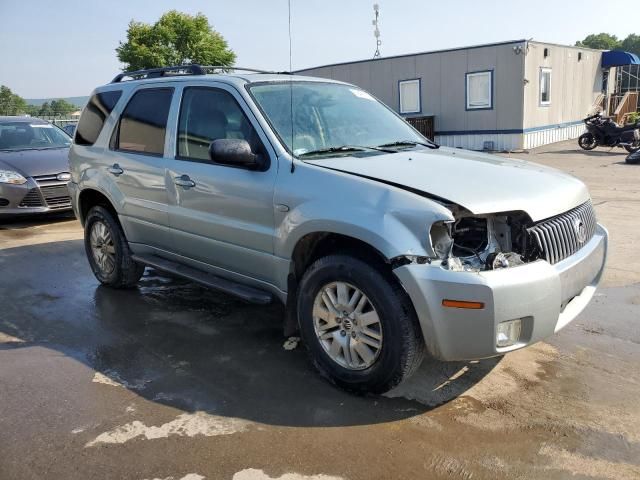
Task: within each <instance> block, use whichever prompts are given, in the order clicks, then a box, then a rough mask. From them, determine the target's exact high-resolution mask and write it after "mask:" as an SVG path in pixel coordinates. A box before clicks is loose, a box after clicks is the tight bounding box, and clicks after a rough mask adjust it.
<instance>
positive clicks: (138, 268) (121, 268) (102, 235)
mask: <svg viewBox="0 0 640 480" xmlns="http://www.w3.org/2000/svg"><path fill="white" fill-rule="evenodd" d="M84 247H85V251H86V253H87V258H88V259H89V265H90V266H91V270H92V271H93V274H94V275H95V276H96V278H97V279H98V280H99V281H100V283H102V284H103V285H107V286H109V287H113V288H129V287H132V286H134V285H135V284H136V283H138V280H140V277H142V274H143V273H144V265H142V264H139V263H136V262H134V261H133V259H132V258H131V250H130V249H129V245H128V243H127V239H126V238H125V236H124V232H123V231H122V227H120V224H119V223H118V221H117V220H116V219H115V218H114V216H113V215H112V214H111V212H109V210H107V209H106V208H104V207H100V206H95V207H93V208H91V210H89V213H88V214H87V219H86V221H85V224H84Z"/></svg>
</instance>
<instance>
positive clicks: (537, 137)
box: [523, 124, 585, 150]
mask: <svg viewBox="0 0 640 480" xmlns="http://www.w3.org/2000/svg"><path fill="white" fill-rule="evenodd" d="M584 131H585V126H584V124H577V125H570V126H567V127H559V128H548V129H545V130H537V131H535V132H527V133H525V134H524V147H523V148H524V149H525V150H529V149H531V148H535V147H540V146H541V145H547V144H549V143H555V142H561V141H563V140H571V139H573V138H578V137H579V136H580V135H582V134H583V133H584ZM576 147H577V146H576Z"/></svg>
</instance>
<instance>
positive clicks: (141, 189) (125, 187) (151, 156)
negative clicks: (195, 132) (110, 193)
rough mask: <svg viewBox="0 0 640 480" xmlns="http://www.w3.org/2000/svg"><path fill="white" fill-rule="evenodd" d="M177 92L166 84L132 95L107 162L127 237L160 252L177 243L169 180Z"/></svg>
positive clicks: (141, 90)
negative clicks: (167, 153) (168, 158)
mask: <svg viewBox="0 0 640 480" xmlns="http://www.w3.org/2000/svg"><path fill="white" fill-rule="evenodd" d="M173 92H174V88H173V87H171V86H164V84H163V85H162V86H159V85H155V86H149V87H144V88H140V89H138V90H136V91H135V92H134V93H133V95H132V96H131V97H130V98H129V100H128V102H127V104H126V106H125V107H124V109H123V110H122V114H121V115H120V118H119V120H118V123H117V125H116V126H115V128H114V130H113V133H112V135H111V140H110V145H109V152H108V165H107V171H108V172H109V177H110V178H111V179H112V180H113V182H114V183H115V185H116V188H117V190H118V191H119V193H120V194H121V214H120V220H121V222H122V224H123V227H124V229H125V232H126V235H127V239H128V240H129V242H131V243H133V244H145V245H149V246H152V247H156V248H158V249H161V250H171V248H172V246H173V241H172V240H171V235H170V233H169V215H168V203H167V202H168V196H167V190H166V187H165V181H164V176H165V168H166V158H165V141H166V130H167V120H168V116H169V109H170V106H171V101H172V98H173ZM134 250H135V245H134Z"/></svg>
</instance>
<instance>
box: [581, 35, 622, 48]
mask: <svg viewBox="0 0 640 480" xmlns="http://www.w3.org/2000/svg"><path fill="white" fill-rule="evenodd" d="M620 45H621V42H620V40H618V37H616V36H615V35H609V34H608V33H598V34H591V35H587V36H586V37H585V39H584V40H581V41H578V42H576V47H587V48H596V49H598V50H616V49H619V48H620Z"/></svg>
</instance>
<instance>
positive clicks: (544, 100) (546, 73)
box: [540, 68, 551, 105]
mask: <svg viewBox="0 0 640 480" xmlns="http://www.w3.org/2000/svg"><path fill="white" fill-rule="evenodd" d="M550 104H551V69H550V68H541V69H540V105H550Z"/></svg>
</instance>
